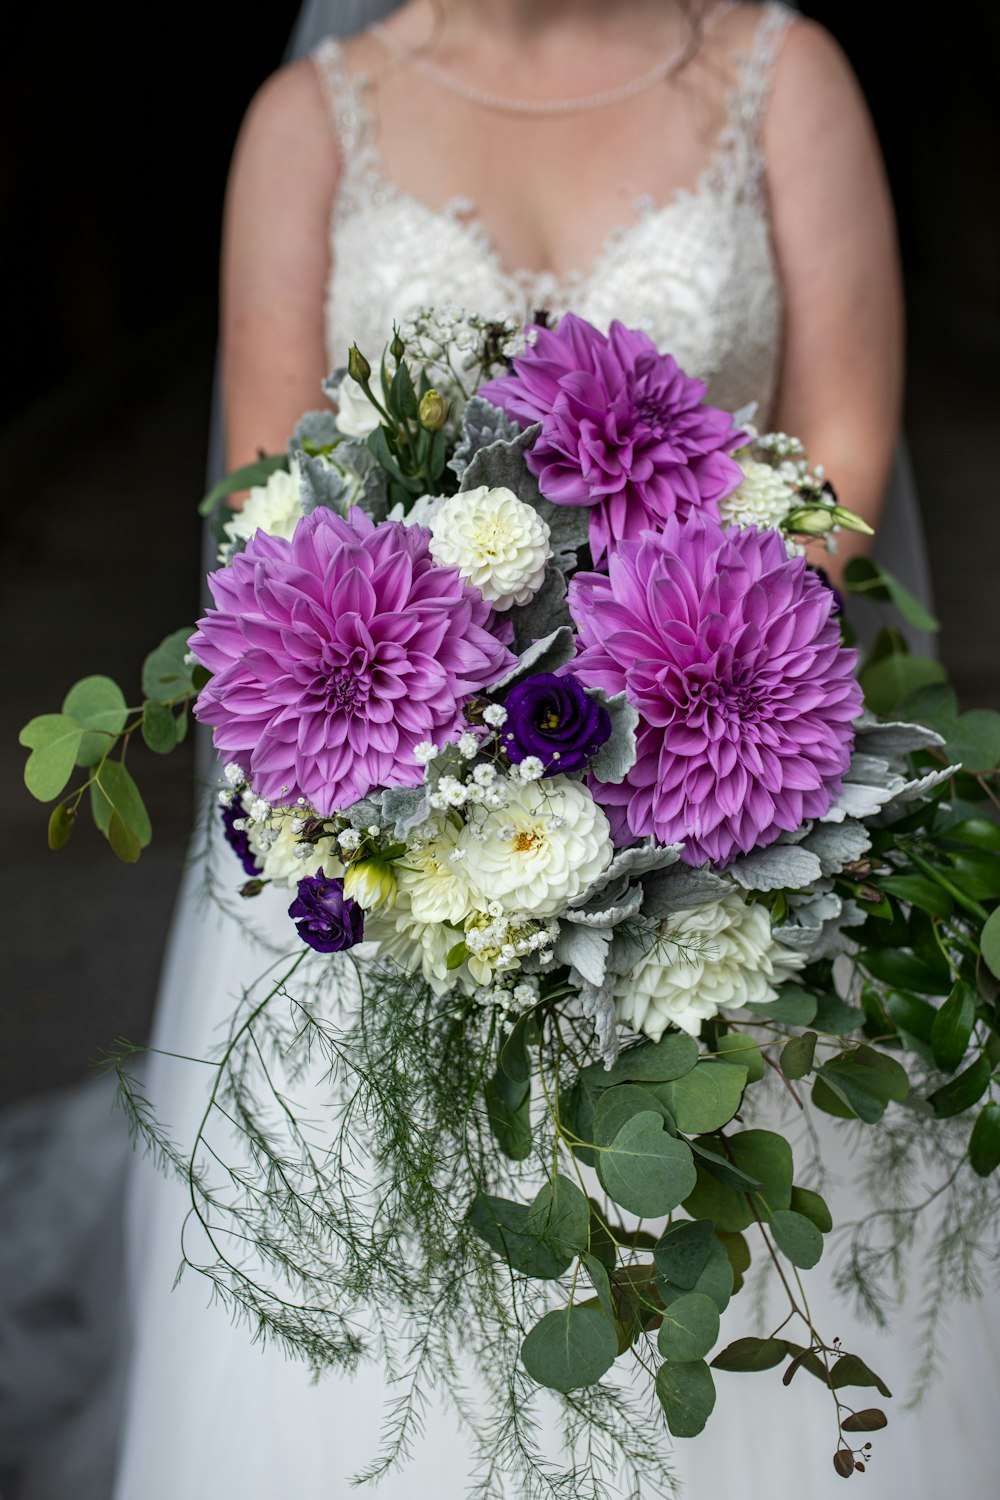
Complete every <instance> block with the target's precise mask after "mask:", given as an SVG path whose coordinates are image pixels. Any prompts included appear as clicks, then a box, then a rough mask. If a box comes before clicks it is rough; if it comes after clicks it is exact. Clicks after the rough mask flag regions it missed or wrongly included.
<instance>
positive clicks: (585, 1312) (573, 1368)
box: [521, 1306, 618, 1391]
mask: <svg viewBox="0 0 1000 1500" xmlns="http://www.w3.org/2000/svg"><path fill="white" fill-rule="evenodd" d="M617 1354H618V1338H617V1335H616V1333H615V1326H614V1324H613V1323H612V1322H611V1321H610V1319H608V1318H607V1317H606V1316H605V1315H604V1313H603V1312H602V1311H600V1310H599V1309H598V1308H595V1307H577V1306H570V1307H563V1308H559V1309H558V1310H557V1311H556V1312H550V1313H546V1315H545V1317H544V1318H542V1320H541V1322H539V1323H536V1324H535V1326H534V1328H532V1329H531V1331H530V1333H529V1334H528V1336H527V1338H526V1339H525V1340H524V1343H523V1344H522V1345H521V1362H522V1363H523V1365H524V1368H525V1369H526V1370H527V1372H528V1374H529V1375H530V1376H531V1378H532V1379H533V1380H537V1381H538V1384H539V1385H544V1386H547V1387H548V1388H549V1389H550V1390H554V1391H576V1390H579V1389H580V1388H581V1387H582V1386H588V1385H596V1384H597V1382H598V1381H599V1380H600V1378H601V1376H602V1375H605V1374H606V1373H607V1372H608V1370H610V1368H611V1366H612V1365H613V1364H614V1362H615V1358H616V1356H617Z"/></svg>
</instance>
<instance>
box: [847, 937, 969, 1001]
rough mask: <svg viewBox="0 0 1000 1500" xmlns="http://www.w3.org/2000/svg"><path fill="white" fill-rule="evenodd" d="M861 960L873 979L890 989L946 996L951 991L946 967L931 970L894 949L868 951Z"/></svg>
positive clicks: (916, 958) (915, 957)
mask: <svg viewBox="0 0 1000 1500" xmlns="http://www.w3.org/2000/svg"><path fill="white" fill-rule="evenodd" d="M862 961H863V963H864V966H865V968H866V969H867V970H868V972H869V974H871V976H872V978H873V979H881V980H882V982H883V983H884V984H889V985H891V986H892V987H893V989H901V990H915V991H916V992H917V994H918V995H947V994H948V993H949V991H950V990H951V974H950V973H949V971H948V966H947V964H944V963H942V964H941V965H940V966H939V965H934V966H933V967H932V966H931V965H930V964H928V963H926V962H925V961H924V960H923V959H922V958H918V957H917V956H916V955H915V954H913V953H904V952H902V951H901V950H900V949H898V948H876V949H874V950H872V949H868V950H867V951H866V952H865V953H864V955H863V959H862Z"/></svg>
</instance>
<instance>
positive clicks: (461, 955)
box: [444, 938, 469, 974]
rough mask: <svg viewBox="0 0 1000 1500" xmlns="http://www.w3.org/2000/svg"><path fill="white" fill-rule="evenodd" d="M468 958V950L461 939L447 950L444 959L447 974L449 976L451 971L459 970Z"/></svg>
mask: <svg viewBox="0 0 1000 1500" xmlns="http://www.w3.org/2000/svg"><path fill="white" fill-rule="evenodd" d="M468 956H469V950H468V947H467V946H466V942H465V939H464V938H461V939H460V940H459V941H458V942H457V943H454V944H453V945H452V947H450V948H449V949H448V953H447V955H446V957H445V961H444V966H445V968H446V969H447V970H448V973H449V974H450V973H451V971H452V970H453V969H460V968H461V967H462V965H463V964H464V963H465V960H466V959H467V958H468Z"/></svg>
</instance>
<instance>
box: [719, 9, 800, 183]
mask: <svg viewBox="0 0 1000 1500" xmlns="http://www.w3.org/2000/svg"><path fill="white" fill-rule="evenodd" d="M795 16H796V12H795V11H793V10H792V9H791V7H790V6H788V5H784V4H782V3H780V0H768V4H766V5H765V6H764V7H763V15H762V16H761V18H760V20H759V21H758V23H757V27H756V29H755V31H754V34H753V39H752V41H751V43H750V50H749V52H747V53H744V54H743V55H742V57H740V61H741V63H742V66H741V69H740V76H739V78H738V80H737V82H736V84H735V85H734V87H733V88H732V90H731V91H730V95H729V110H728V117H727V121H726V125H725V128H724V130H723V132H722V135H721V137H720V141H719V146H720V150H719V155H718V159H717V172H718V177H719V179H720V180H719V182H718V184H717V185H718V186H720V187H727V188H729V189H730V190H732V191H734V192H737V193H741V194H743V195H745V196H748V195H749V196H752V195H753V194H754V192H756V191H757V189H758V188H759V187H760V184H761V181H762V179H763V173H764V156H763V150H762V145H761V134H762V127H763V122H764V115H765V112H766V110H767V101H768V98H769V96H770V92H771V81H772V78H773V76H774V69H775V64H776V63H777V60H778V54H779V52H780V51H781V44H782V42H783V41H784V38H785V35H786V33H787V31H788V28H789V26H790V25H791V23H792V22H793V20H794V19H795Z"/></svg>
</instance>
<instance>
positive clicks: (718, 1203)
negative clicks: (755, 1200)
mask: <svg viewBox="0 0 1000 1500" xmlns="http://www.w3.org/2000/svg"><path fill="white" fill-rule="evenodd" d="M695 1169H696V1182H695V1186H694V1187H693V1188H692V1190H691V1192H690V1193H688V1195H687V1197H686V1198H685V1199H684V1207H685V1208H686V1209H687V1211H688V1213H689V1214H690V1215H691V1217H692V1218H693V1219H699V1218H705V1219H710V1220H711V1221H712V1223H713V1224H714V1225H715V1227H716V1229H717V1230H723V1231H725V1232H728V1233H737V1232H739V1231H740V1230H741V1229H746V1228H747V1227H748V1226H749V1225H750V1224H752V1223H753V1210H752V1209H751V1207H750V1200H749V1199H748V1198H747V1195H746V1193H745V1192H744V1191H742V1190H740V1189H737V1188H734V1187H732V1186H730V1185H729V1184H728V1183H725V1182H720V1181H719V1180H718V1179H717V1178H716V1176H715V1175H714V1173H712V1172H709V1171H708V1170H707V1168H706V1166H705V1164H704V1163H703V1162H702V1161H699V1160H698V1159H697V1158H696V1159H695ZM758 1180H759V1179H758Z"/></svg>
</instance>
